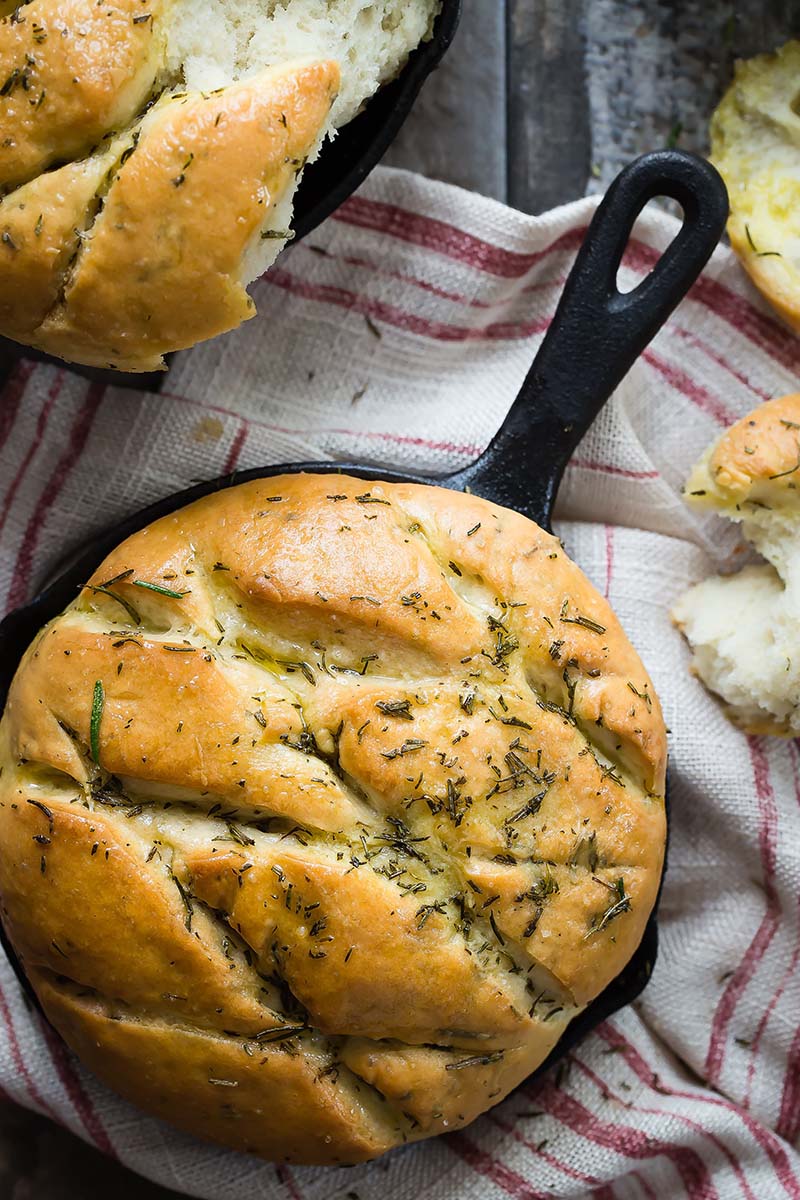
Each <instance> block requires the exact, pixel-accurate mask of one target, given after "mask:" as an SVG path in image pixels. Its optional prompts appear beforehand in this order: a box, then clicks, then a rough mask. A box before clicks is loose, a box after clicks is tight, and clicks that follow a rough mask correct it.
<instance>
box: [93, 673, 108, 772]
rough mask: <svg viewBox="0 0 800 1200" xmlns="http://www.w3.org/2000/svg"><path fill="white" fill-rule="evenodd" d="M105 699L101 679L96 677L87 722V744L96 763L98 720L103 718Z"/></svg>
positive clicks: (98, 760) (97, 759) (98, 746)
mask: <svg viewBox="0 0 800 1200" xmlns="http://www.w3.org/2000/svg"><path fill="white" fill-rule="evenodd" d="M105 700H106V696H105V691H104V689H103V683H102V680H100V679H98V680H97V681H96V682H95V685H94V695H93V696H92V716H91V720H90V723H89V744H90V746H91V750H92V758H93V759H94V761H95V762H96V763H97V764H98V765H99V763H100V722H101V720H102V719H103V705H104V704H105Z"/></svg>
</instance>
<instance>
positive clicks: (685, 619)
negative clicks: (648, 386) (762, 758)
mask: <svg viewBox="0 0 800 1200" xmlns="http://www.w3.org/2000/svg"><path fill="white" fill-rule="evenodd" d="M685 493H686V497H687V499H688V500H689V502H690V503H691V504H692V505H693V506H694V507H697V508H701V509H709V508H711V509H715V510H716V511H717V512H719V513H720V514H721V515H722V516H724V517H727V518H728V519H729V520H731V521H735V522H737V523H740V524H741V526H742V532H743V534H744V536H745V538H746V539H747V540H748V541H749V542H750V543H751V544H752V545H753V546H754V547H755V549H756V550H757V551H758V552H759V554H760V555H761V556H762V557H763V558H765V559H766V560H767V561H766V563H764V564H760V565H754V566H747V567H744V568H743V569H742V570H741V571H739V572H738V574H736V575H728V576H716V577H714V578H712V579H708V580H706V581H705V582H703V583H700V584H697V585H696V586H695V587H693V588H691V589H690V591H689V592H687V593H686V595H685V596H683V597H682V598H681V600H680V601H679V603H678V604H677V605H676V607H675V611H674V617H675V620H676V622H677V624H678V625H679V627H680V628H681V629H682V631H683V633H684V634H685V635H686V638H687V640H688V641H689V644H690V645H691V647H692V651H693V667H694V669H695V670H696V672H697V674H698V675H699V676H700V678H701V679H702V680H703V682H704V683H705V684H706V686H707V687H708V688H709V689H710V690H711V691H713V692H715V693H716V694H717V695H718V696H720V697H721V698H722V700H723V702H724V704H725V709H726V712H727V714H728V716H729V717H730V718H731V719H732V720H733V721H735V722H736V723H737V724H738V725H741V726H742V727H743V728H744V729H746V730H747V731H748V732H750V733H757V734H760V733H772V734H779V735H782V736H785V737H797V736H798V734H800V556H798V545H800V394H796V395H792V396H783V397H781V398H780V399H777V400H769V401H767V402H766V403H765V404H762V405H761V406H760V407H759V408H757V409H755V410H754V411H753V412H752V413H750V414H749V415H748V416H746V417H744V418H743V419H742V420H741V421H739V422H737V423H736V424H735V425H733V426H732V427H731V428H730V429H729V430H728V431H727V432H726V433H725V434H724V435H723V436H722V437H721V438H720V440H719V441H718V442H717V443H716V444H715V445H714V446H712V447H711V448H710V449H709V450H708V451H707V452H706V453H705V455H704V456H703V458H702V459H701V460H700V462H699V463H698V464H697V466H696V467H695V468H694V471H693V472H692V475H691V477H690V479H689V481H688V483H687V484H686V488H685Z"/></svg>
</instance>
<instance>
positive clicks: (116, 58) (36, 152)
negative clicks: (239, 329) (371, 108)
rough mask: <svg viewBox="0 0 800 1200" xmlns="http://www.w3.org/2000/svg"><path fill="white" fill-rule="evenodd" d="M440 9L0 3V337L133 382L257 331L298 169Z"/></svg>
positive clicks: (144, 1)
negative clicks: (195, 350) (243, 326)
mask: <svg viewBox="0 0 800 1200" xmlns="http://www.w3.org/2000/svg"><path fill="white" fill-rule="evenodd" d="M439 7H440V3H439V0H412V2H409V0H374V2H370V0H212V2H211V3H209V2H208V0H202V2H200V0H153V2H152V3H151V0H103V3H102V4H98V3H96V2H95V0H30V2H29V3H21V4H20V5H19V6H16V7H15V6H13V5H9V4H8V3H6V2H4V0H0V334H2V335H4V336H7V337H11V338H13V339H15V340H16V341H19V342H22V343H25V344H30V345H33V346H35V347H37V348H38V349H40V350H44V351H46V352H47V353H49V354H55V355H58V356H60V357H63V358H66V359H67V360H69V361H72V362H80V363H84V364H87V365H91V366H99V367H110V368H117V369H120V370H126V371H147V370H154V369H158V368H159V367H161V366H162V365H163V355H164V354H167V353H169V352H170V351H173V350H180V349H184V348H186V347H188V346H191V345H193V344H195V343H196V342H198V341H201V340H204V339H207V338H210V337H213V336H215V335H216V334H219V333H223V332H226V331H227V330H230V329H233V328H235V327H236V326H238V325H239V324H240V323H241V322H242V321H245V320H247V319H248V318H250V317H252V316H254V315H255V307H254V305H253V302H252V301H251V300H249V298H248V296H247V293H246V291H245V288H246V285H247V284H248V283H249V282H251V281H252V280H254V279H256V278H258V277H259V276H260V275H261V274H263V272H264V271H265V270H266V269H267V268H268V267H269V266H270V265H271V264H272V262H273V261H274V260H275V258H276V256H277V254H278V252H279V250H280V249H281V248H282V247H283V246H284V245H285V244H286V242H287V240H288V239H289V238H290V237H291V236H292V234H291V218H292V205H293V198H294V193H295V190H296V188H297V185H298V183H299V180H300V178H301V176H302V173H303V170H304V168H305V166H306V163H307V162H308V161H309V160H310V159H313V158H315V157H316V155H317V154H318V152H319V150H320V147H321V145H322V142H323V140H324V139H325V137H326V136H327V135H328V134H333V133H334V131H335V130H336V129H337V128H339V127H340V126H341V125H342V124H344V123H346V122H347V121H349V120H350V119H351V118H352V117H353V116H354V115H355V114H356V112H358V110H359V108H360V106H361V105H362V104H363V103H364V101H365V100H366V99H368V98H369V97H370V96H371V95H372V94H373V93H374V92H375V91H376V90H377V89H378V87H379V86H380V85H381V84H382V83H384V82H386V81H387V80H388V79H391V78H392V77H393V76H394V75H395V74H396V73H397V72H398V71H399V70H400V68H401V67H402V66H403V65H404V63H405V61H406V59H407V57H408V54H409V52H410V51H411V50H412V49H413V48H414V47H415V46H416V45H417V44H418V43H419V41H420V40H421V39H422V38H424V37H426V36H427V35H428V34H429V33H430V31H431V29H432V26H433V20H434V17H435V16H436V14H437V13H438V11H439ZM154 106H155V107H154Z"/></svg>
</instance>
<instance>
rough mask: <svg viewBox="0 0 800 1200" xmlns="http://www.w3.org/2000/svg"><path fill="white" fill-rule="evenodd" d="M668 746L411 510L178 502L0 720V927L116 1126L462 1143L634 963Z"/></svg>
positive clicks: (112, 574)
mask: <svg viewBox="0 0 800 1200" xmlns="http://www.w3.org/2000/svg"><path fill="white" fill-rule="evenodd" d="M665 758H666V750H665V729H664V723H663V719H662V715H661V710H660V707H659V702H658V699H657V697H656V695H655V693H654V691H653V686H652V683H651V681H650V679H649V677H648V675H647V673H646V671H645V670H644V668H643V666H642V664H641V662H640V661H639V659H638V657H637V655H636V654H635V652H634V651H633V649H632V648H631V646H630V644H629V643H628V641H627V640H626V638H625V635H624V634H623V632H622V630H621V628H620V626H619V623H618V621H617V619H616V618H615V616H614V614H613V613H612V611H611V609H610V608H609V606H608V604H607V603H606V601H605V600H603V599H602V598H601V597H600V596H599V595H598V594H597V593H596V592H595V591H594V589H593V588H592V587H591V585H590V584H589V583H588V582H587V580H586V579H585V577H584V576H583V575H582V574H581V572H580V571H579V570H578V568H577V567H575V566H574V565H573V564H572V563H571V562H570V561H569V559H568V558H567V557H566V555H565V554H564V551H563V549H562V547H561V544H560V543H559V542H558V541H557V540H556V539H555V538H553V537H552V536H551V535H549V534H547V533H545V532H543V531H542V530H541V529H540V528H539V527H538V526H536V525H534V524H533V523H532V522H530V521H528V520H527V519H525V518H524V517H521V516H519V515H517V514H516V513H513V512H510V511H507V510H505V509H502V508H499V507H497V506H495V505H493V504H490V503H488V502H486V501H483V500H480V499H478V498H477V497H474V496H470V495H463V494H459V493H455V492H450V491H447V490H444V489H440V488H432V487H423V486H410V485H409V486H405V485H396V484H395V485H389V484H379V483H374V484H369V483H365V482H364V481H363V480H358V479H353V478H349V477H347V476H334V475H326V476H315V475H295V476H285V477H278V478H274V479H266V480H262V481H258V482H254V483H249V484H246V485H241V486H238V487H235V488H233V489H230V490H227V491H223V492H220V493H217V494H215V495H212V496H209V497H207V498H206V499H203V500H201V501H199V502H197V503H195V504H193V505H191V506H190V507H188V508H186V509H183V510H182V511H180V512H178V513H176V514H175V515H172V516H169V517H166V518H164V519H162V520H160V521H157V522H156V523H155V524H154V525H152V526H150V527H149V528H147V529H145V530H144V531H142V532H141V533H138V534H136V535H135V536H133V537H131V538H130V539H129V540H128V541H126V542H125V543H123V544H122V545H121V546H119V548H118V549H117V550H116V551H114V553H112V554H111V555H110V556H109V558H108V559H107V560H106V561H105V562H104V564H103V565H102V567H101V568H100V569H99V570H98V571H97V572H96V573H95V575H94V576H93V578H92V579H91V580H89V581H87V586H86V587H85V588H84V589H83V590H82V592H81V593H80V595H79V596H78V597H77V599H76V600H75V602H74V603H73V604H71V605H70V607H69V608H68V609H67V610H66V611H65V612H64V613H62V615H61V616H59V617H58V618H57V619H56V620H55V621H53V622H52V623H51V624H50V625H49V626H47V627H46V628H45V629H44V630H43V631H42V632H41V634H40V635H39V637H38V638H37V639H36V641H35V643H34V644H33V646H32V647H31V648H30V649H29V651H28V652H27V654H26V655H25V658H24V660H23V662H22V664H21V666H20V668H19V671H18V673H17V675H16V678H15V680H14V683H13V685H12V689H11V693H10V696H9V700H8V705H7V708H6V711H5V714H4V716H3V719H2V723H0V767H2V772H1V773H0V844H1V845H2V854H1V855H0V903H1V904H2V915H3V921H4V924H5V928H6V930H7V933H8V936H9V937H10V939H11V941H12V943H13V945H14V947H15V949H16V951H17V954H18V955H19V958H20V961H21V963H22V965H23V967H24V970H25V972H26V974H27V976H28V978H29V980H30V981H31V983H32V985H33V987H34V988H35V990H36V993H37V995H38V997H39V999H40V1001H41V1003H42V1006H43V1008H44V1011H45V1013H46V1014H47V1016H48V1018H49V1020H50V1021H51V1022H52V1023H53V1025H54V1026H55V1027H56V1028H57V1029H58V1030H59V1031H60V1032H61V1034H62V1035H63V1037H64V1038H65V1039H66V1041H67V1042H68V1043H69V1045H70V1046H71V1047H72V1048H73V1049H74V1050H75V1051H76V1052H77V1053H78V1054H79V1055H80V1057H81V1058H82V1059H83V1061H84V1062H85V1063H86V1064H87V1065H88V1066H89V1067H90V1068H91V1069H92V1070H94V1071H95V1072H96V1073H97V1074H98V1075H99V1076H100V1077H101V1078H102V1079H104V1080H105V1081H106V1082H107V1083H108V1084H110V1085H111V1086H112V1087H114V1088H116V1089H117V1090H118V1091H119V1092H121V1093H122V1094H123V1095H124V1096H126V1097H128V1098H129V1099H130V1100H132V1101H133V1102H134V1103H136V1104H138V1105H140V1106H141V1107H142V1108H143V1109H146V1110H147V1111H149V1112H151V1113H154V1114H156V1115H158V1116H160V1117H163V1118H165V1119H166V1120H168V1121H171V1122H173V1123H174V1124H177V1125H179V1126H181V1127H182V1128H184V1129H186V1130H188V1131H190V1132H192V1133H194V1134H197V1135H199V1136H201V1137H206V1138H211V1139H214V1140H216V1141H218V1142H221V1143H223V1144H224V1145H227V1146H231V1147H234V1148H236V1149H239V1150H246V1151H250V1152H252V1153H254V1154H258V1155H261V1156H263V1157H265V1158H268V1159H272V1160H276V1161H280V1160H287V1161H293V1162H304V1163H342V1162H356V1161H359V1160H364V1159H369V1158H371V1157H374V1156H376V1155H378V1154H380V1153H382V1152H383V1151H386V1150H388V1149H390V1148H392V1147H394V1146H398V1145H400V1144H402V1143H404V1142H406V1141H411V1140H415V1139H419V1138H425V1137H430V1136H432V1135H435V1134H438V1133H443V1132H445V1131H447V1130H450V1129H454V1128H458V1127H459V1126H463V1125H464V1124H466V1123H467V1122H469V1121H471V1120H473V1118H475V1117H476V1116H478V1114H480V1113H481V1112H483V1111H484V1110H485V1109H487V1108H488V1107H490V1106H491V1105H493V1104H495V1103H497V1102H498V1101H499V1100H501V1099H502V1098H503V1097H504V1096H505V1095H506V1094H507V1093H508V1092H509V1091H510V1090H511V1089H512V1088H513V1087H514V1086H515V1085H517V1084H518V1083H519V1082H520V1081H521V1080H522V1079H524V1078H525V1077H526V1076H527V1075H528V1074H530V1072H532V1071H533V1070H534V1069H535V1068H536V1067H537V1066H539V1064H540V1063H542V1061H543V1060H544V1059H545V1058H546V1057H547V1055H548V1053H549V1052H550V1051H551V1050H552V1048H553V1047H554V1046H555V1044H556V1043H557V1041H558V1039H559V1037H560V1036H561V1034H562V1033H563V1032H564V1030H565V1029H566V1027H567V1025H568V1024H569V1022H570V1021H571V1020H572V1019H573V1017H574V1016H575V1015H576V1014H577V1013H578V1012H580V1010H581V1009H582V1008H583V1007H584V1006H585V1005H587V1004H589V1003H590V1001H591V1000H593V999H594V997H596V996H597V995H598V994H599V993H600V992H601V991H602V990H603V989H604V988H605V987H606V985H607V984H608V983H610V982H611V981H612V980H613V979H614V978H615V976H616V975H617V974H618V973H619V972H620V970H621V969H622V968H623V967H624V965H625V964H626V963H627V961H628V960H629V959H630V957H631V955H632V954H633V953H634V951H635V949H636V947H637V946H638V944H639V941H640V939H641V937H642V933H643V930H644V928H645V925H646V923H647V920H648V917H649V915H650V912H651V909H652V907H653V904H654V901H655V898H656V894H657V890H658V886H659V881H660V876H661V870H662V863H663V854H664V842H665V813H664V804H663V795H664V775H665Z"/></svg>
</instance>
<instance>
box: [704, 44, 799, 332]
mask: <svg viewBox="0 0 800 1200" xmlns="http://www.w3.org/2000/svg"><path fill="white" fill-rule="evenodd" d="M798 81H800V41H793V42H788V43H787V44H786V45H785V46H782V47H781V49H780V50H778V51H776V52H775V53H774V54H762V55H759V56H758V57H756V58H752V59H748V60H747V61H745V62H739V63H737V65H736V77H735V79H734V82H733V83H732V84H731V87H730V88H729V90H728V91H727V93H726V94H725V96H724V98H723V100H722V102H721V104H720V105H719V107H718V109H717V111H716V112H715V113H714V116H713V119H712V122H711V149H712V159H713V161H714V163H715V165H716V166H717V167H718V169H719V171H720V172H721V174H722V176H723V178H724V180H725V183H726V184H727V187H728V193H729V195H730V202H731V215H730V220H729V222H728V234H729V236H730V240H731V245H732V246H733V248H734V250H735V251H736V253H737V255H738V256H739V259H740V260H741V262H742V265H743V266H744V267H745V269H746V270H747V272H748V274H749V275H750V276H751V278H752V280H753V282H754V283H755V284H756V286H757V287H758V288H759V290H760V291H761V292H762V293H763V295H764V296H765V297H766V298H767V300H769V302H770V303H771V304H772V305H773V307H774V308H775V309H776V310H777V312H779V313H780V315H781V316H782V317H783V318H784V320H785V321H786V322H787V323H788V324H789V325H791V327H792V328H793V329H794V330H796V331H798V332H800V103H799V102H798V96H799V95H800V90H799V87H800V85H799V82H798Z"/></svg>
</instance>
